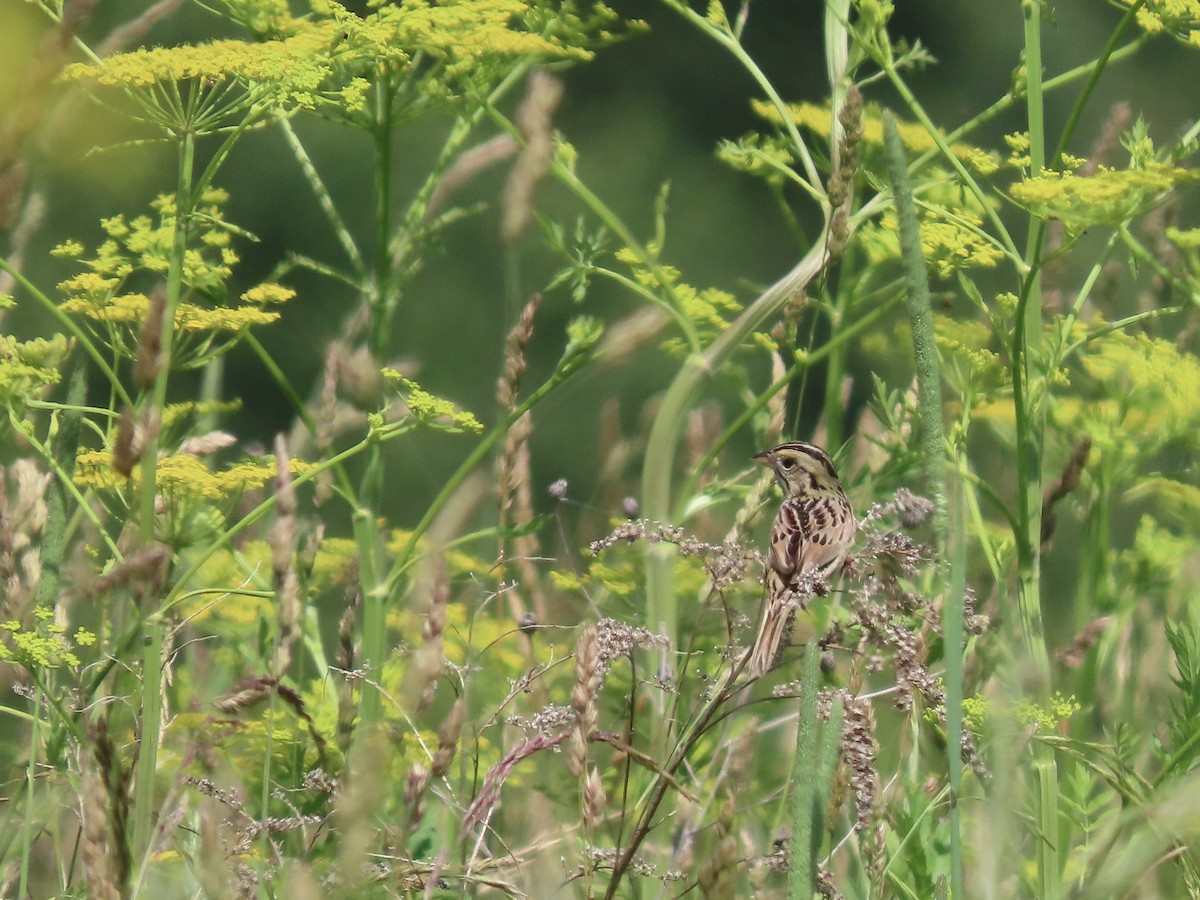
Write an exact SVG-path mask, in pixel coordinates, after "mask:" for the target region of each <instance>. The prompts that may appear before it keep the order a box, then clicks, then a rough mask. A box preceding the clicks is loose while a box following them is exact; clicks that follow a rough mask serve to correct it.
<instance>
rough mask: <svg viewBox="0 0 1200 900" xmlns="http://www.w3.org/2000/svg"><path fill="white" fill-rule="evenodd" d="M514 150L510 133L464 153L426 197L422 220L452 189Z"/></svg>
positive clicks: (438, 208) (436, 210)
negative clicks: (427, 201)
mask: <svg viewBox="0 0 1200 900" xmlns="http://www.w3.org/2000/svg"><path fill="white" fill-rule="evenodd" d="M518 149H519V148H518V147H517V141H516V138H514V137H513V136H512V135H511V134H499V135H496V136H495V137H494V138H491V139H489V140H487V141H484V142H483V143H482V144H479V145H477V146H475V147H472V148H471V149H470V150H467V151H466V152H464V153H463V154H462V155H461V156H459V157H458V159H456V160H455V161H454V164H453V165H452V166H450V168H449V169H447V170H446V173H445V174H444V175H443V176H442V177H441V179H440V180H439V181H438V183H437V186H436V187H435V188H434V189H433V193H432V194H431V195H430V197H429V204H428V205H427V206H426V207H425V216H424V221H426V222H428V221H430V220H432V219H433V217H434V216H436V215H437V214H438V213H439V212H440V211H441V210H442V207H443V206H445V204H446V200H447V199H448V198H449V197H450V195H451V194H453V193H454V192H455V191H456V190H458V189H459V188H460V187H462V186H463V185H464V184H466V183H467V182H469V181H470V180H471V179H472V178H474V177H475V176H476V175H478V174H479V173H480V172H482V171H483V170H484V169H487V168H488V167H490V166H493V165H495V164H496V163H498V162H502V161H503V160H505V159H508V157H510V156H512V155H513V154H514V153H516V152H517V150H518Z"/></svg>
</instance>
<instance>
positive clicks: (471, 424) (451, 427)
mask: <svg viewBox="0 0 1200 900" xmlns="http://www.w3.org/2000/svg"><path fill="white" fill-rule="evenodd" d="M383 377H384V378H385V379H387V380H388V381H390V382H392V383H393V384H395V385H396V388H397V391H398V392H399V394H400V399H401V400H403V401H404V405H405V406H407V407H408V411H409V413H410V414H411V415H412V416H413V418H415V419H416V420H417V421H419V422H421V423H423V424H427V425H434V426H437V427H440V428H442V429H443V430H445V431H473V432H475V433H476V434H478V433H479V432H481V431H483V423H481V422H480V421H479V420H478V419H476V418H475V416H474V415H473V414H472V413H469V412H467V411H466V410H462V409H459V408H458V407H457V406H455V405H454V404H453V403H451V402H450V401H449V400H443V399H442V398H441V397H435V396H434V395H433V394H431V393H429V392H428V391H427V390H425V389H424V388H422V387H421V386H420V385H419V384H417V383H416V382H415V381H413V380H412V379H410V378H406V377H405V376H404V375H402V374H401V373H400V372H397V371H396V370H395V369H391V368H385V369H384V370H383Z"/></svg>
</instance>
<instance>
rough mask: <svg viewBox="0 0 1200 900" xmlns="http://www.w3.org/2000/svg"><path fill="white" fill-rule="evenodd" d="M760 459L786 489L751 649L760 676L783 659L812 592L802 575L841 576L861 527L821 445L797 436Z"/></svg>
mask: <svg viewBox="0 0 1200 900" xmlns="http://www.w3.org/2000/svg"><path fill="white" fill-rule="evenodd" d="M754 458H755V459H756V460H757V461H758V462H760V463H762V464H763V465H764V466H767V467H769V468H770V469H771V470H772V471H773V472H774V473H775V477H776V478H777V479H778V481H779V486H780V488H782V490H783V503H782V504H780V507H779V512H778V513H777V514H776V516H775V524H774V525H772V526H771V546H770V547H769V548H768V550H767V564H766V567H765V571H764V572H763V583H764V584H766V586H767V599H766V605H765V607H764V609H763V618H762V625H761V626H759V629H758V637H757V638H756V639H755V641H754V649H753V650H752V651H751V653H750V673H751V674H752V675H754V676H755V677H758V676H760V675H763V674H765V673H766V672H767V671H768V670H769V669H770V668H771V667H772V666H773V665H774V664H775V660H776V659H778V658H779V653H780V651H781V649H782V647H783V642H784V639H785V638H786V637H787V636H788V635H789V634H790V633H791V630H792V627H791V626H792V620H793V618H794V617H795V614H796V609H797V608H803V605H804V602H805V594H806V593H808V592H809V591H811V588H808V587H805V586H801V585H800V584H799V582H800V580H801V579H802V578H804V577H805V576H809V575H812V576H813V577H815V578H817V579H819V580H821V581H826V580H828V579H830V578H832V577H833V576H835V575H836V574H837V573H838V572H839V571H840V570H841V568H842V564H843V563H844V562H845V561H846V554H847V553H848V552H849V550H850V544H851V542H852V541H853V540H854V532H855V529H856V528H857V527H858V526H857V523H855V521H854V511H853V510H852V509H851V508H850V502H849V501H848V500H847V499H846V494H845V492H844V491H843V490H842V482H841V480H840V479H839V478H838V474H837V470H836V469H834V467H833V460H831V459H830V458H829V454H827V453H826V452H825V451H824V450H822V449H821V448H820V447H817V446H814V445H813V444H806V443H804V442H803V441H793V442H791V443H787V444H780V445H779V446H778V447H776V448H775V449H774V450H764V451H763V452H762V453H759V454H757V455H755V457H754Z"/></svg>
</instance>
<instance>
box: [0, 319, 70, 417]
mask: <svg viewBox="0 0 1200 900" xmlns="http://www.w3.org/2000/svg"><path fill="white" fill-rule="evenodd" d="M68 348H69V342H68V341H67V338H66V337H65V336H64V335H61V334H56V335H55V336H54V337H52V338H34V339H32V340H28V341H19V340H17V339H16V338H15V337H13V336H12V335H8V334H0V402H3V404H4V405H5V406H12V407H13V408H14V409H20V408H21V406H22V405H23V401H25V400H30V399H33V398H35V397H36V396H37V395H38V394H39V393H40V392H41V390H42V388H45V387H48V386H51V385H55V384H58V382H59V380H60V378H61V372H60V369H59V367H60V366H61V365H62V361H63V359H65V358H66V355H67V350H68Z"/></svg>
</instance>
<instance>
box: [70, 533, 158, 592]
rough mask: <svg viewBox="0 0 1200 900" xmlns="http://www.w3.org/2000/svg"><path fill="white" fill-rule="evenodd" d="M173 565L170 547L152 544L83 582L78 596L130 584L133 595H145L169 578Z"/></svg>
mask: <svg viewBox="0 0 1200 900" xmlns="http://www.w3.org/2000/svg"><path fill="white" fill-rule="evenodd" d="M170 564H171V550H170V548H168V547H166V546H164V545H163V544H151V545H150V546H149V547H143V548H142V549H141V550H137V551H135V552H133V553H131V554H129V555H127V556H126V557H125V559H124V560H122V561H121V562H119V563H117V565H115V566H113V567H112V568H111V569H109V570H108V571H107V572H106V573H104V574H103V575H101V576H99V577H98V578H93V579H92V580H91V581H88V582H85V583H84V584H81V585H80V586H79V588H78V591H77V593H78V596H79V597H80V598H81V599H84V600H90V599H93V598H95V597H99V596H101V595H103V594H107V593H109V592H111V591H113V590H116V589H117V588H118V587H121V586H122V585H130V590H131V591H132V592H133V593H134V594H138V595H143V596H144V595H145V594H146V593H147V592H149V591H153V590H155V589H157V588H159V587H161V586H162V585H163V584H164V583H165V582H166V580H167V571H168V569H169V567H170Z"/></svg>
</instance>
